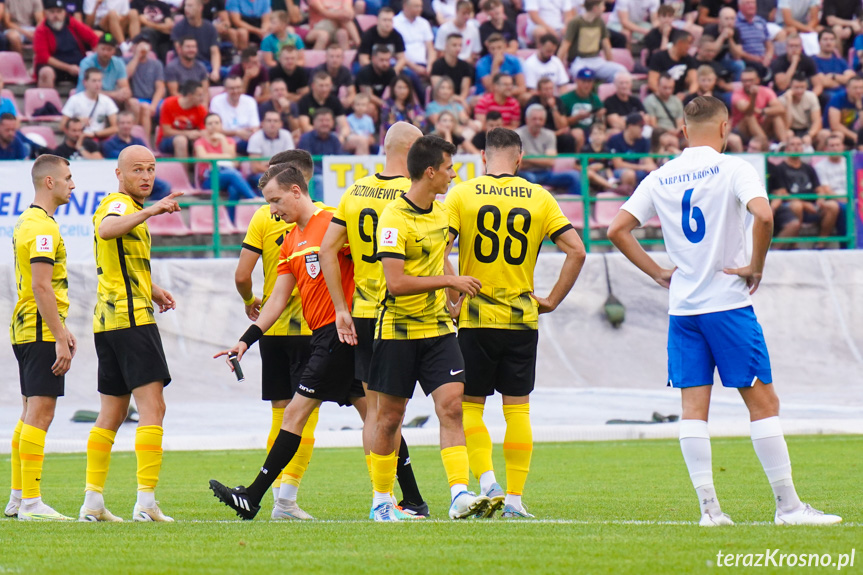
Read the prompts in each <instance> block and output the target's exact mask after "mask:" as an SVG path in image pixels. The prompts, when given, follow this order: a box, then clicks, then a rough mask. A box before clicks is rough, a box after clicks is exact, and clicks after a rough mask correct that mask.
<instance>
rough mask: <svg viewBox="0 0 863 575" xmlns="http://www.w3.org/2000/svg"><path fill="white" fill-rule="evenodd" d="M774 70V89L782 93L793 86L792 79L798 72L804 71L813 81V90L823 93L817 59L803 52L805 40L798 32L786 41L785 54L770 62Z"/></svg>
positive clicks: (818, 93)
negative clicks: (816, 63)
mask: <svg viewBox="0 0 863 575" xmlns="http://www.w3.org/2000/svg"><path fill="white" fill-rule="evenodd" d="M770 69H771V70H772V71H773V91H774V92H776V95H780V94H782V92H784V91H785V90H787V89H788V88H789V87H790V86H791V80H792V79H793V78H794V76H796V75H797V73H798V72H800V73H803V74H804V75H805V76H806V77H807V78H809V80H810V81H811V82H812V91H813V92H814V93H815V95H816V96H820V95H821V91H822V85H821V79H822V76H821V74H820V73H819V72H818V67H817V66H816V65H815V60H813V59H812V58H810V57H809V56H807V55H806V54H804V53H803V40H801V39H800V36H798V35H797V34H796V33H792V34H790V35H789V36H788V40H787V41H786V42H785V54H783V55H781V56H777V57H776V58H774V59H773V62H772V63H771V64H770Z"/></svg>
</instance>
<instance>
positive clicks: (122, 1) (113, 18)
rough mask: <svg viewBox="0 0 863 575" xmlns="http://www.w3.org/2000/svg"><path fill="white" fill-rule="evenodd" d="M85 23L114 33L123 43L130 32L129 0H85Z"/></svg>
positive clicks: (96, 28) (115, 37) (116, 38)
mask: <svg viewBox="0 0 863 575" xmlns="http://www.w3.org/2000/svg"><path fill="white" fill-rule="evenodd" d="M84 23H85V24H87V26H89V27H90V28H93V29H94V30H101V31H102V32H108V33H110V34H113V35H114V39H115V40H117V42H118V43H119V44H121V45H122V44H123V43H124V42H125V41H126V34H127V33H128V32H129V0H84Z"/></svg>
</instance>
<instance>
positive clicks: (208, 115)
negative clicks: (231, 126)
mask: <svg viewBox="0 0 863 575" xmlns="http://www.w3.org/2000/svg"><path fill="white" fill-rule="evenodd" d="M213 116H215V117H217V118H218V119H219V121H220V122H221V121H222V117H221V116H220V115H218V114H217V113H215V112H208V113H207V115H206V116H204V123H205V124H206V123H207V120H209V119H210V118H212V117H213Z"/></svg>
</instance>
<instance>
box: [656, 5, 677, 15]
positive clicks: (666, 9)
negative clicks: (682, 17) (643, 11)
mask: <svg viewBox="0 0 863 575" xmlns="http://www.w3.org/2000/svg"><path fill="white" fill-rule="evenodd" d="M674 12H675V10H674V6H672V5H671V4H663V5H662V6H660V7H659V9H658V10H657V11H656V15H657V16H674Z"/></svg>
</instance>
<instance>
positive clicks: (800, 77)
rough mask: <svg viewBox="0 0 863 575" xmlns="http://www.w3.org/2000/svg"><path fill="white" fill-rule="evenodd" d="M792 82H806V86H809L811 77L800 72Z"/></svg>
mask: <svg viewBox="0 0 863 575" xmlns="http://www.w3.org/2000/svg"><path fill="white" fill-rule="evenodd" d="M791 81H792V82H806V85H807V86H808V85H809V77H808V76H807V75H806V72H803V71H800V72H797V73H796V74H794V77H793V78H791Z"/></svg>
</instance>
